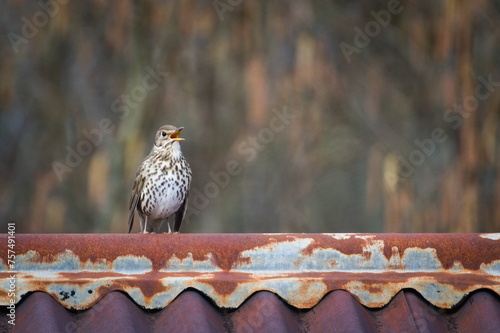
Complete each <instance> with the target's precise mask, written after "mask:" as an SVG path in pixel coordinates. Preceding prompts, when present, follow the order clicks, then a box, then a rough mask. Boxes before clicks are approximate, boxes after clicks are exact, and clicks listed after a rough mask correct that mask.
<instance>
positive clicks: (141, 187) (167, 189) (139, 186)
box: [128, 125, 192, 233]
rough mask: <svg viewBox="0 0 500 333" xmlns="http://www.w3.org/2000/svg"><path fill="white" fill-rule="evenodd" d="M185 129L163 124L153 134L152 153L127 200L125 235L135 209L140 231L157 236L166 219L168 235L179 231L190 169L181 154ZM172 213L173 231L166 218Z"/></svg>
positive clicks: (132, 221) (189, 182) (130, 224)
mask: <svg viewBox="0 0 500 333" xmlns="http://www.w3.org/2000/svg"><path fill="white" fill-rule="evenodd" d="M183 128H184V127H179V128H177V127H175V126H171V125H164V126H162V127H160V129H159V130H158V132H156V137H155V144H154V146H153V149H152V150H151V153H149V155H148V156H147V157H146V158H145V159H144V161H143V162H142V164H141V166H140V167H139V170H137V175H136V178H135V183H134V188H133V190H132V196H131V197H130V217H129V220H128V232H130V231H131V230H132V226H133V224H134V215H135V211H136V209H137V213H138V215H139V219H140V222H141V232H143V233H149V232H152V233H158V232H159V231H160V227H161V225H162V224H163V222H164V221H165V220H167V223H168V232H169V233H171V232H172V231H173V232H178V231H179V229H180V227H181V223H182V219H183V218H184V215H185V213H186V208H187V200H188V199H187V198H188V192H189V186H190V184H191V178H192V174H191V168H190V167H189V164H188V162H187V161H186V159H185V158H184V155H182V151H181V145H180V143H179V141H181V140H184V139H183V138H180V137H179V132H180V131H181V130H182V129H183ZM173 214H175V222H174V228H173V229H171V228H170V222H168V218H169V217H170V216H172V215H173Z"/></svg>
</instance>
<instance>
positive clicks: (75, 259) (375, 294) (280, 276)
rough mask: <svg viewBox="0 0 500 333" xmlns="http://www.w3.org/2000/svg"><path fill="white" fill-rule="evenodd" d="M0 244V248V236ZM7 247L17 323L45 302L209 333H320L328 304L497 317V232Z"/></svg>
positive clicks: (122, 239) (2, 295) (56, 238)
mask: <svg viewBox="0 0 500 333" xmlns="http://www.w3.org/2000/svg"><path fill="white" fill-rule="evenodd" d="M0 247H1V248H3V249H7V235H1V236H0ZM14 251H15V253H16V258H15V266H14V269H15V271H16V273H15V276H16V292H15V301H16V302H18V310H19V311H20V313H21V314H19V315H18V318H22V314H23V312H26V313H28V314H30V318H31V314H32V313H33V308H32V307H35V308H36V307H37V306H39V305H37V304H39V303H43V304H45V305H44V306H49V307H50V308H51V309H52V308H53V311H52V312H51V313H53V314H54V315H55V316H59V315H61V316H64V317H65V318H66V319H67V320H69V321H68V322H75V323H80V322H79V320H84V319H85V316H82V315H80V314H79V313H80V312H81V313H94V314H95V313H96V311H91V310H89V311H90V312H89V311H83V312H82V311H77V312H74V311H73V312H71V311H67V310H65V309H64V308H67V309H73V310H85V309H89V308H92V309H94V310H95V309H96V308H98V307H99V304H101V305H102V304H105V303H106V304H108V305H107V306H106V308H108V307H109V308H110V309H111V310H109V311H112V310H113V309H114V310H113V311H115V310H119V311H125V313H126V314H127V315H130V314H132V315H133V314H136V315H137V316H139V317H141V316H142V317H143V315H144V314H146V315H148V316H153V317H154V318H153V319H154V320H153V321H151V319H146V318H142V317H141V318H142V319H141V320H145V321H146V322H147V325H146V326H144V327H148V328H151V327H152V326H151V325H153V326H154V325H157V324H158V323H161V322H162V320H166V319H165V318H167V317H168V315H167V314H170V315H173V313H177V312H179V311H187V313H186V314H184V317H183V318H185V317H186V315H189V314H190V313H192V312H193V311H196V313H197V314H200V313H201V314H202V318H201V319H200V318H198V317H197V316H194V317H193V320H194V321H196V320H202V321H204V324H203V325H209V326H210V325H212V324H213V325H215V326H213V327H212V328H214V330H211V329H208V331H217V329H216V328H221V327H222V328H223V329H226V330H232V329H233V328H234V327H240V328H241V327H242V326H241V325H242V324H241V323H242V321H243V322H244V321H248V318H249V316H250V317H252V316H254V317H255V316H257V317H259V318H264V319H265V318H267V317H268V316H270V317H269V318H268V319H270V318H275V316H276V318H278V319H276V320H278V322H279V323H281V324H279V325H285V324H286V325H291V326H290V327H295V326H296V325H298V326H297V327H301V330H302V331H307V330H309V329H311V331H319V330H320V327H315V326H314V325H320V324H321V322H322V321H317V320H316V319H317V318H316V319H314V318H313V317H314V316H316V315H318V314H322V313H323V314H324V315H325V316H327V317H325V318H329V317H332V316H334V315H333V314H332V311H333V310H332V309H334V310H335V313H336V315H337V316H339V317H338V318H339V320H340V319H342V314H344V315H345V316H351V317H352V316H355V317H356V316H359V318H358V319H359V321H358V324H357V325H368V326H367V327H370V330H375V331H376V330H377V329H376V328H377V327H378V326H377V325H386V326H387V325H389V324H388V323H387V322H384V318H386V319H390V316H391V315H392V316H394V317H393V319H392V321H394V318H396V316H397V315H398V314H400V313H402V311H403V312H404V311H407V312H411V313H412V314H413V317H412V318H413V320H414V321H415V320H417V319H418V318H417V317H415V314H417V315H420V316H421V317H422V318H426V319H425V320H428V319H429V318H427V317H428V315H429V316H430V314H432V313H435V316H434V317H436V318H438V319H437V321H436V322H435V323H434V324H435V325H437V324H439V325H441V324H443V323H444V324H443V325H445V326H446V325H448V324H449V323H448V324H446V323H447V320H451V319H450V318H453V311H462V309H463V308H464V307H466V305H468V306H472V305H470V304H471V303H470V302H471V300H472V299H475V303H474V304H475V305H474V306H475V307H477V306H478V305H481V304H484V307H485V308H488V309H489V311H490V312H491V311H493V313H496V314H500V301H499V295H500V234H158V235H151V234H146V235H143V234H134V235H129V234H70V235H68V234H61V235H56V234H50V235H49V234H43V235H30V234H18V235H16V238H15V248H14ZM7 259H8V258H7V251H2V252H1V254H0V260H1V262H0V277H1V282H0V305H3V306H5V305H8V304H9V301H10V299H11V297H9V282H8V280H9V279H8V278H9V277H10V276H11V275H12V274H13V273H11V272H10V271H9V267H8V260H7ZM33 292H34V293H33ZM122 292H123V293H122ZM469 294H472V295H473V296H469V299H468V301H467V302H464V298H465V297H466V296H467V295H469ZM48 295H50V296H51V297H49V296H48ZM127 295H128V297H130V298H131V299H132V300H133V302H132V301H131V300H130V299H129V298H128V297H127ZM396 295H398V296H396ZM395 296H396V297H395ZM23 298H24V299H23ZM393 298H394V299H393ZM21 299H23V301H21ZM101 299H102V300H101ZM391 300H392V301H391ZM425 300H427V301H428V302H429V303H430V304H432V305H434V306H436V308H435V307H433V306H432V305H429V304H428V303H426V301H425ZM482 300H486V301H484V302H483V301H482ZM20 301H21V302H20ZM99 301H100V302H99ZM19 302H20V303H19ZM98 302H99V303H98ZM134 302H135V303H136V304H138V305H139V307H138V306H137V305H134ZM212 302H213V303H212ZM263 302H264V303H263ZM57 303H59V304H57ZM191 303H192V304H191ZM286 303H288V304H286ZM266 304H267V305H266ZM457 305H458V307H457ZM266 306H267V310H262V309H266ZM290 306H291V307H290ZM63 307H64V308H63ZM332 307H333V308H332ZM141 308H143V309H141ZM451 308H455V309H454V310H444V309H451ZM457 308H459V309H460V310H456V309H457ZM3 309H4V310H5V307H4V308H3ZM23 309H31V310H29V311H27V310H24V311H23ZM144 309H150V310H156V311H153V312H151V311H149V312H148V311H147V310H144ZM160 309H163V310H161V311H160ZM176 309H177V310H176ZM190 309H191V310H190ZM224 309H227V310H224ZM301 309H302V310H301ZM311 309H312V310H311ZM440 309H442V310H440ZM197 311H201V312H197ZM256 311H257V313H256ZM259 311H260V312H259ZM415 311H416V312H415ZM440 311H441V312H440ZM450 311H452V312H450ZM116 312H117V311H115V312H114V313H115V316H116ZM490 312H483V313H484V314H486V313H490ZM99 313H100V315H102V316H104V313H108V310H106V311H104V310H103V311H100V312H99ZM328 313H329V314H328ZM163 314H165V316H167V317H165V318H163ZM72 316H76V317H75V318H78V319H74V318H73V317H72ZM384 316H387V317H384ZM447 316H448V317H447ZM205 317H206V318H205ZM82 318H83V319H82ZM162 318H163V319H162ZM188 318H189V316H188ZM194 318H197V319H196V320H195V319H194ZM214 318H216V319H214ZM415 318H416V319H415ZM496 318H500V316H498V315H497V316H496ZM313 319H314V320H313ZM344 319H346V318H344ZM351 319H353V318H351ZM354 319H355V318H354ZM45 320H47V319H45ZM158 320H159V322H158ZM214 320H215V321H214ZM256 320H257V319H256ZM422 320H423V319H422ZM128 321H130V319H128V320H127V321H126V322H128ZM417 321H418V320H417ZM30 322H33V321H30ZM211 323H212V324H211ZM490 323H495V321H490ZM497 323H498V319H497ZM25 324H26V323H25ZM80 324H81V323H80ZM246 324H247V325H251V324H252V323H246ZM253 324H255V322H253ZM54 325H57V323H55V324H54ZM217 325H219V326H220V325H222V326H220V327H219V326H217ZM238 325H239V326H238ZM279 325H278V326H279ZM286 325H285V326H286ZM413 325H415V323H413ZM313 326H314V327H313ZM155 327H156V326H155ZM210 327H211V326H210ZM280 327H281V326H280ZM360 327H361V326H360ZM497 327H499V326H497ZM313 328H315V329H313ZM361 329H363V327H361ZM148 330H149V329H148ZM370 330H368V331H370ZM62 331H64V329H62ZM410 331H411V330H410Z"/></svg>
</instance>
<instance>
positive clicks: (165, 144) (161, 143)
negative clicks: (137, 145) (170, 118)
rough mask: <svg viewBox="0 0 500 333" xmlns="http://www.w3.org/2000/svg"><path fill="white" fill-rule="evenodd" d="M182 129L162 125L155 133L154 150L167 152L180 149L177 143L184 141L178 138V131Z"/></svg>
mask: <svg viewBox="0 0 500 333" xmlns="http://www.w3.org/2000/svg"><path fill="white" fill-rule="evenodd" d="M183 128H184V127H175V126H172V125H164V126H162V127H160V129H159V130H158V132H156V138H155V147H154V148H156V149H162V150H163V149H167V150H171V149H173V150H177V149H180V146H179V144H176V143H178V142H179V141H182V140H184V138H180V137H179V133H180V131H182V129H183Z"/></svg>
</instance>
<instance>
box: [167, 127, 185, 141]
mask: <svg viewBox="0 0 500 333" xmlns="http://www.w3.org/2000/svg"><path fill="white" fill-rule="evenodd" d="M183 129H184V127H179V128H178V129H177V130H176V131H175V132H174V133H172V134H170V139H172V140H174V141H182V140H184V138H179V133H180V131H182V130H183Z"/></svg>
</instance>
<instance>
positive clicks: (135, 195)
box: [128, 175, 145, 233]
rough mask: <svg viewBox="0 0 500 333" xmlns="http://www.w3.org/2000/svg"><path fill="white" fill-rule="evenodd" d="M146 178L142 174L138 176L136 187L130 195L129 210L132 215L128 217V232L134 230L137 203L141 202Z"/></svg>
mask: <svg viewBox="0 0 500 333" xmlns="http://www.w3.org/2000/svg"><path fill="white" fill-rule="evenodd" d="M144 180H145V178H144V177H142V176H140V175H139V176H137V178H136V179H135V182H134V189H133V190H132V195H131V196H130V203H129V210H130V216H129V218H128V232H129V233H130V231H131V230H132V226H133V225H134V215H135V210H136V209H137V205H138V204H139V199H140V197H141V193H142V188H143V187H144Z"/></svg>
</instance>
